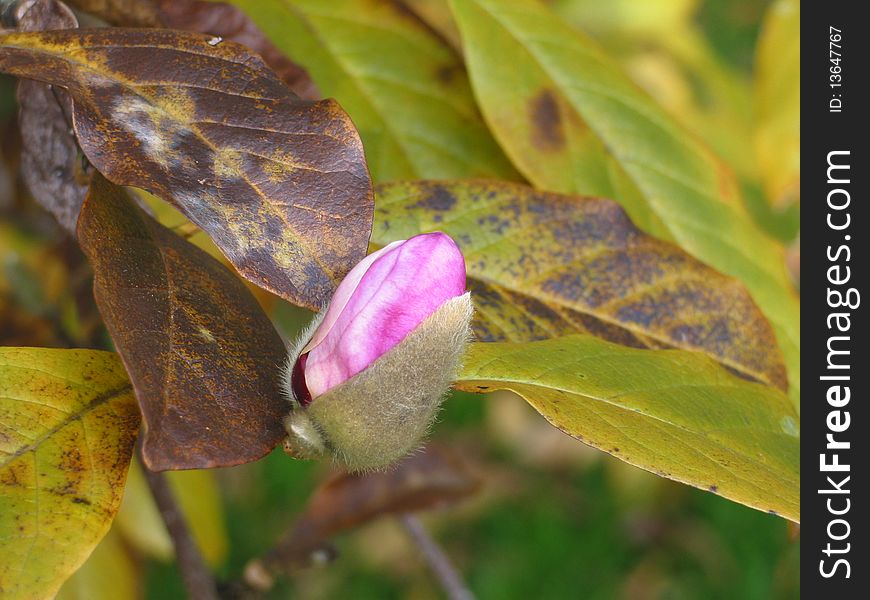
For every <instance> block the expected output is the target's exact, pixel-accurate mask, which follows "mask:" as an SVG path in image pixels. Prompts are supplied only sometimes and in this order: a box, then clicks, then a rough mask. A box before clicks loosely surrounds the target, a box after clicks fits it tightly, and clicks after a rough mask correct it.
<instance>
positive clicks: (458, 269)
mask: <svg viewBox="0 0 870 600" xmlns="http://www.w3.org/2000/svg"><path fill="white" fill-rule="evenodd" d="M358 269H359V270H358ZM345 284H347V286H345ZM463 293H465V260H464V259H463V258H462V253H461V252H460V251H459V248H458V247H457V246H456V243H455V242H454V241H453V240H452V239H450V237H449V236H448V235H446V234H444V233H441V232H435V233H426V234H422V235H418V236H415V237H412V238H411V239H409V240H405V241H400V242H393V243H392V244H390V245H389V246H386V247H384V248H383V249H381V250H379V251H378V252H375V253H374V254H372V255H371V256H369V257H366V258H365V259H363V261H361V262H360V263H359V264H358V265H357V266H356V267H354V268H353V270H351V272H350V273H349V274H348V276H347V277H346V278H345V280H344V281H342V282H341V285H339V286H338V289H337V290H336V293H335V297H334V298H333V300H332V302H331V303H330V306H329V309H328V310H327V313H326V316H325V317H324V320H323V323H322V324H321V325H320V327H318V330H317V331H316V332H315V334H314V336H313V337H312V340H311V342H310V343H309V344H308V346H306V349H305V350H304V351H303V352H305V351H308V352H309V354H308V357H307V362H306V363H305V382H306V384H307V387H308V390H309V391H310V392H311V397H312V398H316V397H317V396H319V395H321V394H323V393H325V392H326V391H328V390H329V389H331V388H333V387H335V386H336V385H338V384H340V383H342V382H343V381H346V380H348V379H350V378H351V377H353V376H354V375H356V374H357V373H359V372H360V371H362V370H363V369H365V368H366V367H367V366H369V365H370V364H372V363H373V362H374V361H375V360H377V359H378V358H379V357H380V356H382V355H383V354H384V353H386V352H387V351H388V350H390V349H391V348H392V347H393V346H395V345H396V344H398V343H399V342H401V341H402V340H403V339H405V336H407V335H408V334H409V333H410V332H411V331H413V330H414V329H415V328H416V327H417V326H418V325H419V324H420V323H422V322H423V321H424V320H425V319H426V318H427V317H428V316H429V315H431V314H432V313H433V312H435V310H436V309H437V308H438V307H439V306H441V305H442V304H443V303H444V302H445V301H447V300H449V299H450V298H454V297H456V296H461V295H462V294H463Z"/></svg>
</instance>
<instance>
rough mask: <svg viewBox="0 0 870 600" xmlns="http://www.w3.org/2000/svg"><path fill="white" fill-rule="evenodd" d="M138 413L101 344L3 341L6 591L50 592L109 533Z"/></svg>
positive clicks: (1, 476)
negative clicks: (13, 344)
mask: <svg viewBox="0 0 870 600" xmlns="http://www.w3.org/2000/svg"><path fill="white" fill-rule="evenodd" d="M138 429H139V410H138V408H137V407H136V401H135V400H134V398H133V392H132V388H131V387H130V383H129V381H128V379H127V374H126V373H125V372H124V367H123V366H122V365H121V361H120V360H119V359H118V358H117V356H115V355H114V354H111V353H109V352H100V351H97V350H54V349H47V348H0V544H2V548H0V595H2V596H3V598H10V599H14V598H26V599H32V598H47V597H51V596H53V595H54V594H55V593H56V592H57V590H58V588H59V587H60V585H61V584H62V583H63V581H64V580H65V579H66V578H67V577H69V576H70V575H71V574H72V573H73V572H74V571H75V570H76V569H77V568H78V567H79V565H81V564H82V563H83V562H84V561H85V559H86V558H87V557H88V555H89V554H90V553H91V551H92V550H93V549H94V547H95V546H96V545H97V543H98V542H99V541H100V539H101V538H102V537H103V536H104V535H105V534H106V532H107V531H108V529H109V525H110V523H111V521H112V518H113V517H114V516H115V512H116V511H117V510H118V505H119V504H120V502H121V495H122V493H123V490H124V480H125V479H126V477H127V469H128V467H129V465H130V457H131V454H132V451H133V442H134V440H135V437H136V433H137V431H138Z"/></svg>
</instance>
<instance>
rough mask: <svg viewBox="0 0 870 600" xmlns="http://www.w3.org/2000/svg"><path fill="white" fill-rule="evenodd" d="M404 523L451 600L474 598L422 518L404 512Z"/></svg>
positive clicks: (402, 518)
mask: <svg viewBox="0 0 870 600" xmlns="http://www.w3.org/2000/svg"><path fill="white" fill-rule="evenodd" d="M400 520H401V522H402V525H404V526H405V529H406V530H407V531H408V534H409V535H410V536H411V539H412V540H413V541H414V543H415V544H416V545H417V547H418V548H419V549H420V553H421V554H422V555H423V558H424V559H425V560H426V563H427V564H428V565H429V568H430V569H431V570H432V573H433V574H434V575H435V577H436V579H438V582H439V583H440V584H441V587H442V588H444V592H445V593H446V594H447V597H448V598H450V600H474V594H472V593H471V590H469V589H468V586H466V585H465V582H464V581H462V577H461V576H460V575H459V572H458V571H457V570H456V567H455V566H453V563H452V562H451V561H450V558H449V557H448V556H447V555H446V554H445V553H444V551H443V550H442V549H441V548H440V547H439V546H438V543H437V542H436V541H435V540H434V539H432V536H430V535H429V533H428V532H427V531H426V528H425V527H423V524H422V523H421V522H420V520H419V519H418V518H417V517H415V516H414V515H411V514H404V515H402V516H401V517H400Z"/></svg>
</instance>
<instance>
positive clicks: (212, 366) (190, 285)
mask: <svg viewBox="0 0 870 600" xmlns="http://www.w3.org/2000/svg"><path fill="white" fill-rule="evenodd" d="M78 235H79V242H80V243H81V246H82V249H83V250H84V252H85V254H87V256H88V259H89V260H90V262H91V265H92V266H93V269H94V295H95V297H96V299H97V305H98V307H99V309H100V313H101V314H102V316H103V320H104V321H105V322H106V326H107V327H108V329H109V333H110V334H111V336H112V340H113V341H114V342H115V346H116V347H117V349H118V353H119V354H120V355H121V358H122V359H123V361H124V365H125V366H126V367H127V372H128V373H129V374H130V379H131V380H132V381H133V386H134V389H135V390H136V397H137V399H138V400H139V406H140V407H141V409H142V414H143V416H144V418H145V427H146V430H145V436H144V440H143V446H142V453H143V456H144V458H145V461H146V463H147V464H148V466H149V467H150V468H151V469H154V470H163V469H198V468H209V467H222V466H230V465H237V464H241V463H244V462H248V461H252V460H256V459H258V458H260V457H262V456H264V455H265V454H266V453H268V452H269V451H270V450H271V449H272V448H273V447H274V446H275V445H276V444H277V443H278V442H279V441H280V440H281V438H282V437H283V436H284V429H283V426H282V425H281V419H282V417H283V416H284V414H285V413H286V411H287V408H288V406H287V405H286V403H285V401H284V399H283V398H281V397H280V394H279V392H278V390H279V379H280V366H281V364H282V362H283V360H284V357H285V348H284V344H283V342H282V340H281V338H280V337H279V336H278V334H277V333H276V331H275V329H274V327H273V326H272V323H271V322H270V321H269V319H268V318H267V317H266V315H265V314H264V313H263V311H262V309H261V308H260V307H259V305H258V304H257V302H256V300H255V299H254V298H253V296H251V293H250V292H249V291H248V290H247V288H246V287H245V286H244V284H243V283H242V282H241V281H240V280H239V279H237V278H236V277H235V276H234V275H233V274H232V273H231V272H230V271H228V270H227V269H226V268H225V267H224V266H223V265H221V264H220V263H219V262H218V261H217V260H215V259H214V258H212V257H211V256H209V255H208V254H206V253H205V252H204V251H202V250H200V249H199V248H197V247H195V246H194V245H193V244H191V243H189V242H187V241H186V240H184V239H182V238H181V237H179V236H178V235H176V234H175V233H173V232H172V231H170V230H169V229H166V228H165V227H163V226H162V225H160V224H159V223H157V222H156V221H155V220H154V219H152V218H151V217H149V216H148V215H146V214H145V213H144V212H143V211H142V210H141V209H139V208H138V207H137V206H135V205H134V204H133V202H132V201H131V200H130V199H129V198H127V197H126V195H125V193H124V190H123V189H121V188H118V187H116V186H114V185H112V184H110V183H109V182H107V181H106V180H104V179H103V178H102V177H100V176H99V175H97V176H95V177H94V181H93V183H92V185H91V190H90V192H89V193H88V197H87V199H86V200H85V204H84V207H83V208H82V214H81V217H80V218H79V225H78Z"/></svg>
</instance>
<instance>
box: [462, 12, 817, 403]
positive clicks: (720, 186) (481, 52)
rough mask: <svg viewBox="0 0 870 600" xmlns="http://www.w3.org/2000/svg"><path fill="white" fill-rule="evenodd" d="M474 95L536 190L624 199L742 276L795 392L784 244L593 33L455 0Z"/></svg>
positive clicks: (654, 224)
mask: <svg viewBox="0 0 870 600" xmlns="http://www.w3.org/2000/svg"><path fill="white" fill-rule="evenodd" d="M451 6H452V7H453V13H454V16H455V17H456V20H457V23H458V25H459V30H460V32H461V34H462V43H463V49H464V53H465V58H466V64H467V65H468V70H469V75H470V78H471V82H472V86H473V87H474V91H475V95H476V97H477V99H478V102H479V103H480V106H481V110H482V112H483V114H484V117H485V118H486V120H487V123H488V124H489V125H490V127H491V128H492V130H493V133H494V135H495V136H496V139H498V141H499V143H500V144H501V145H502V146H503V147H504V148H505V151H506V152H507V153H508V155H509V156H510V157H511V159H512V160H513V161H514V163H515V164H516V165H517V167H518V168H519V170H520V171H521V172H522V173H523V175H525V176H526V177H527V178H528V179H529V181H531V182H532V183H533V184H534V185H535V186H536V187H540V188H543V189H548V190H553V191H558V192H566V193H569V192H570V193H581V194H591V195H603V196H606V197H609V198H613V199H614V200H617V201H618V202H619V203H620V204H621V205H622V206H623V207H624V208H625V209H626V211H627V212H628V214H629V216H630V217H631V219H632V221H633V222H634V223H636V224H637V225H638V227H640V228H641V229H643V230H644V231H646V232H647V233H650V234H652V235H655V236H656V237H658V238H662V239H667V240H672V241H674V242H676V243H677V244H678V245H679V246H680V247H682V248H683V249H685V250H686V251H687V252H688V253H689V254H691V255H692V256H694V257H695V258H697V259H699V260H701V261H703V262H704V263H706V264H708V265H710V266H711V267H713V268H715V269H717V270H718V271H721V272H722V273H725V274H727V275H731V276H733V277H737V278H738V279H740V280H741V281H742V282H743V283H744V284H745V285H746V287H747V288H748V289H749V292H750V293H751V294H752V297H753V299H754V300H755V301H756V303H757V304H758V306H759V307H760V308H761V310H762V311H763V312H764V314H765V315H766V316H767V318H768V319H769V320H770V321H771V323H772V324H773V326H774V331H775V332H776V338H777V342H778V344H779V346H780V348H781V350H782V353H783V355H784V357H785V361H786V366H787V368H788V372H789V384H790V388H789V394H790V395H791V397H792V399H793V401H794V402H795V404H796V405H798V404H799V399H800V304H799V301H798V298H797V296H796V295H795V294H794V291H793V290H792V288H791V283H790V281H789V278H788V275H787V273H786V269H785V266H784V259H783V256H784V252H783V249H782V247H781V246H779V245H778V244H777V243H776V242H774V241H773V240H771V239H770V238H768V237H767V236H766V235H765V234H764V233H763V232H762V231H761V230H760V229H758V227H757V226H756V225H755V224H754V222H753V221H752V219H751V218H750V217H749V215H748V214H747V212H746V211H745V210H744V208H743V204H742V202H743V201H742V199H741V198H740V194H739V192H738V188H737V184H736V181H735V179H734V177H733V175H732V174H731V173H730V171H728V169H727V168H726V167H724V165H723V164H722V163H721V161H720V160H719V159H718V158H716V157H715V156H714V155H713V154H712V153H711V152H710V151H709V149H707V148H706V147H705V146H704V145H703V144H701V143H700V142H699V141H698V140H697V139H696V138H695V137H694V136H693V135H691V134H690V133H688V132H687V131H686V130H685V129H683V128H682V127H681V126H679V125H678V124H677V123H676V122H675V121H674V120H673V119H672V118H671V117H670V116H669V115H668V114H667V113H666V111H665V110H664V109H663V108H661V107H660V106H659V105H658V104H657V103H656V102H655V101H654V100H653V99H652V98H650V97H649V96H647V95H646V94H645V93H643V92H642V91H641V90H640V89H639V88H637V87H636V86H635V85H634V84H633V83H632V82H631V81H630V80H629V78H628V77H627V76H626V75H625V73H624V72H623V71H622V68H621V67H620V66H619V64H618V63H617V62H616V61H614V60H612V59H611V58H610V57H609V56H607V55H606V54H605V53H604V52H603V51H602V50H601V49H600V48H599V47H598V46H597V45H596V44H595V43H594V42H593V41H592V40H591V39H589V38H588V37H586V36H585V35H584V34H583V33H581V32H580V31H579V30H577V29H576V28H574V27H572V26H570V25H568V24H567V23H565V22H564V21H562V20H561V19H560V18H559V17H558V16H556V15H555V14H554V13H553V12H552V11H551V10H550V9H549V8H547V7H546V6H544V5H543V3H541V2H538V1H537V0H451Z"/></svg>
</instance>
